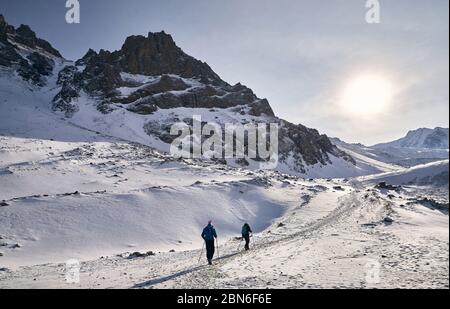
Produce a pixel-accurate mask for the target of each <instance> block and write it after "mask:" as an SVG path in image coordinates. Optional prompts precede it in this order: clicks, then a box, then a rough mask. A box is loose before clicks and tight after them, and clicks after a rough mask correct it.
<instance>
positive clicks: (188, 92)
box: [54, 32, 274, 116]
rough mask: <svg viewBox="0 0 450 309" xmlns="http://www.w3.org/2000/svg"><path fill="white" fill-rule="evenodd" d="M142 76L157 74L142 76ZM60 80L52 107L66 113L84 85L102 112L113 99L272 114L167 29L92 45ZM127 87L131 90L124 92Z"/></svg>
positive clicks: (150, 109)
mask: <svg viewBox="0 0 450 309" xmlns="http://www.w3.org/2000/svg"><path fill="white" fill-rule="evenodd" d="M142 76H147V77H154V78H147V79H146V80H145V79H144V80H142V79H141V78H138V77H142ZM58 83H59V85H61V86H62V90H61V93H60V94H59V95H58V96H56V97H55V100H54V103H55V104H54V108H55V109H57V110H58V109H59V110H62V111H64V112H68V114H70V113H72V112H73V111H74V110H76V107H74V106H70V102H71V101H72V100H73V99H74V98H75V97H76V95H75V92H80V90H83V91H85V92H86V93H88V94H89V95H91V96H95V97H97V98H98V99H99V100H100V101H101V104H99V109H100V110H101V111H102V112H109V111H110V110H111V107H113V106H114V105H115V104H124V105H126V106H127V108H128V110H130V111H133V112H137V113H140V114H151V113H154V112H155V111H156V110H157V109H168V108H176V107H188V108H230V107H235V106H246V107H249V108H250V110H249V111H248V113H250V114H252V115H255V116H261V115H263V114H265V115H267V116H274V113H273V111H272V109H271V107H270V105H269V104H268V102H267V100H264V99H259V98H258V97H256V95H255V94H254V93H253V91H252V90H251V89H249V88H247V87H245V86H243V85H241V84H236V85H234V86H231V85H229V84H227V83H226V82H224V81H223V80H222V79H220V77H219V76H218V75H217V74H216V73H214V71H213V70H212V69H211V68H210V67H209V65H207V64H206V63H204V62H201V61H199V60H197V59H195V58H193V57H191V56H189V55H187V54H186V53H184V52H183V51H182V50H181V48H179V47H178V46H177V45H176V44H175V42H174V41H173V39H172V37H171V36H170V35H168V34H166V33H165V32H158V33H149V34H148V36H147V37H144V36H131V37H128V38H127V39H126V40H125V43H124V44H123V46H122V48H121V50H119V51H115V52H109V51H105V50H100V52H98V53H97V52H95V51H93V50H89V51H88V52H87V53H86V55H85V56H84V57H83V58H81V59H80V60H78V61H76V63H75V64H74V65H73V66H72V67H67V68H65V69H64V70H63V71H62V72H61V74H60V78H59V82H58ZM123 88H128V92H129V93H127V94H124V93H122V92H121V91H120V89H123ZM67 108H68V109H67Z"/></svg>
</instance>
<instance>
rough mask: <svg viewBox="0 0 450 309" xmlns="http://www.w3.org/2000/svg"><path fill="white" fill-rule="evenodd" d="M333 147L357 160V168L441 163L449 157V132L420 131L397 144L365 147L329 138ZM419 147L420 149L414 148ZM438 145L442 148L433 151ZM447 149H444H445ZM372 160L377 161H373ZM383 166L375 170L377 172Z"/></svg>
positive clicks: (381, 170) (440, 130)
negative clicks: (360, 166)
mask: <svg viewBox="0 0 450 309" xmlns="http://www.w3.org/2000/svg"><path fill="white" fill-rule="evenodd" d="M331 141H332V142H333V144H335V145H336V146H338V147H339V148H340V149H341V150H343V151H345V152H347V153H348V154H350V155H351V156H352V157H353V158H355V159H356V162H357V165H358V162H359V164H360V165H361V164H366V163H368V164H369V165H373V164H374V163H375V165H376V166H378V167H380V164H379V163H380V162H381V163H382V164H381V165H383V164H388V165H390V166H391V167H388V168H392V165H394V167H393V168H394V169H396V167H395V166H397V167H398V166H401V167H413V166H416V165H421V164H426V163H430V162H436V161H442V160H445V159H448V158H449V150H448V129H442V128H436V129H434V130H432V129H419V130H416V131H411V132H410V133H408V135H407V137H405V138H403V139H400V140H398V141H394V142H390V143H383V144H377V145H375V146H365V145H362V144H350V143H346V142H344V141H342V140H340V139H339V138H331ZM412 145H415V146H421V147H413V146H412ZM437 145H439V147H442V148H435V147H436V146H437ZM446 146H447V148H445V147H446ZM374 160H375V161H376V162H378V163H376V162H374ZM385 167H386V166H381V168H378V172H383V171H386V170H384V169H385Z"/></svg>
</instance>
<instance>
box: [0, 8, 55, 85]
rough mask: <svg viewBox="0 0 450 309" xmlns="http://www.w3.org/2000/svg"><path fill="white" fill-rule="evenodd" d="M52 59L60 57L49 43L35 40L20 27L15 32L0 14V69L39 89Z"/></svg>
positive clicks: (31, 34) (53, 61) (49, 73)
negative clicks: (16, 75) (6, 70)
mask: <svg viewBox="0 0 450 309" xmlns="http://www.w3.org/2000/svg"><path fill="white" fill-rule="evenodd" d="M24 47H26V48H24ZM55 58H62V57H61V54H60V53H59V52H58V51H57V50H56V49H54V48H53V47H52V45H51V44H50V43H49V42H47V41H45V40H43V39H40V38H38V37H37V36H36V33H35V32H34V31H33V30H32V29H31V28H30V27H29V26H27V25H20V26H19V27H18V28H17V29H15V28H14V26H11V25H9V24H8V23H7V21H6V20H5V18H4V17H3V16H2V15H0V66H4V67H7V68H10V69H12V70H14V71H16V72H17V73H18V74H19V76H21V77H22V78H23V79H24V80H26V81H30V82H32V83H33V84H35V85H37V86H43V85H45V83H46V77H47V76H49V75H51V74H52V72H53V68H54V65H55Z"/></svg>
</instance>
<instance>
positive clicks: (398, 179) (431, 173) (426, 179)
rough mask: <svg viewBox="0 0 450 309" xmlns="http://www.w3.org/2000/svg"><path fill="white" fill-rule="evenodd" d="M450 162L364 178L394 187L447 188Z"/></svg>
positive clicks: (445, 161) (364, 178) (367, 180)
mask: <svg viewBox="0 0 450 309" xmlns="http://www.w3.org/2000/svg"><path fill="white" fill-rule="evenodd" d="M448 177H449V161H448V160H443V161H438V162H433V163H428V164H423V165H417V166H414V167H411V168H406V169H403V170H399V171H395V172H390V173H383V174H377V175H372V176H366V177H362V178H361V179H362V180H363V181H365V182H372V183H376V182H381V181H384V182H387V183H388V184H392V185H433V186H438V187H439V186H447V187H448V182H449V179H448Z"/></svg>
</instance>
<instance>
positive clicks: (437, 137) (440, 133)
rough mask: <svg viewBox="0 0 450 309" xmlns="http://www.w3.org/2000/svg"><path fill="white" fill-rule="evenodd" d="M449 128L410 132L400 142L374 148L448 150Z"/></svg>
mask: <svg viewBox="0 0 450 309" xmlns="http://www.w3.org/2000/svg"><path fill="white" fill-rule="evenodd" d="M448 142H449V129H448V128H440V127H437V128H434V129H429V128H420V129H417V130H413V131H409V132H408V134H407V135H406V136H405V137H403V138H400V139H398V140H395V141H392V142H388V143H382V144H377V145H374V146H372V148H375V149H386V148H389V147H395V148H423V149H448Z"/></svg>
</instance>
